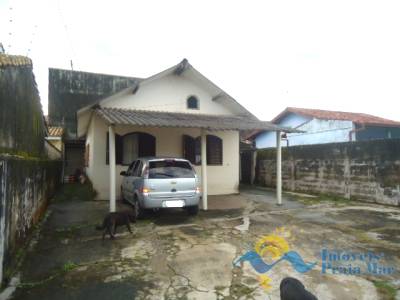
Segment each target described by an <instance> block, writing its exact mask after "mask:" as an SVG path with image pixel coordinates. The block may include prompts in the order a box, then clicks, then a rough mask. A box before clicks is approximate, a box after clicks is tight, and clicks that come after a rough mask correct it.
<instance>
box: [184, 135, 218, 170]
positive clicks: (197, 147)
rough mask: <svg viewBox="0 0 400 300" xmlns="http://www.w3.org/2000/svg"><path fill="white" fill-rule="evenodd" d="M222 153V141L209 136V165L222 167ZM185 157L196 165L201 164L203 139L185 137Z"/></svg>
mask: <svg viewBox="0 0 400 300" xmlns="http://www.w3.org/2000/svg"><path fill="white" fill-rule="evenodd" d="M222 152H223V145H222V139H221V138H219V137H217V136H215V135H207V165H211V166H213V165H214V166H219V165H222V162H223V153H222ZM183 157H184V158H185V159H187V160H189V161H190V162H191V163H192V164H194V165H200V164H201V137H197V138H193V137H191V136H188V135H183Z"/></svg>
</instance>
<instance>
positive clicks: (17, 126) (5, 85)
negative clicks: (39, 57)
mask: <svg viewBox="0 0 400 300" xmlns="http://www.w3.org/2000/svg"><path fill="white" fill-rule="evenodd" d="M44 135H45V124H44V120H43V113H42V106H41V104H40V98H39V93H38V90H37V86H36V82H35V78H34V75H33V73H32V63H31V61H30V60H29V59H28V58H23V57H18V56H10V55H5V54H0V153H4V152H7V153H14V154H24V155H29V156H41V154H42V153H43V147H44Z"/></svg>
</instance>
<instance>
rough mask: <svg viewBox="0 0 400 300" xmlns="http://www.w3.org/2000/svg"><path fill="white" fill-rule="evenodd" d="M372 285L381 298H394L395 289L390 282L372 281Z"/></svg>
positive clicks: (384, 299)
mask: <svg viewBox="0 0 400 300" xmlns="http://www.w3.org/2000/svg"><path fill="white" fill-rule="evenodd" d="M374 285H375V287H376V289H377V290H378V292H379V294H380V295H381V296H382V299H383V300H395V299H396V293H397V290H396V288H395V287H393V286H392V285H391V284H390V283H388V282H386V281H374Z"/></svg>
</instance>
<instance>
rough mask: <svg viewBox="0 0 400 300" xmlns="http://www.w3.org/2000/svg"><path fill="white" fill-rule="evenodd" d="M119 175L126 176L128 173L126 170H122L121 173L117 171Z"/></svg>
mask: <svg viewBox="0 0 400 300" xmlns="http://www.w3.org/2000/svg"><path fill="white" fill-rule="evenodd" d="M119 175H121V176H127V175H128V173H126V171H122V172H121V173H119Z"/></svg>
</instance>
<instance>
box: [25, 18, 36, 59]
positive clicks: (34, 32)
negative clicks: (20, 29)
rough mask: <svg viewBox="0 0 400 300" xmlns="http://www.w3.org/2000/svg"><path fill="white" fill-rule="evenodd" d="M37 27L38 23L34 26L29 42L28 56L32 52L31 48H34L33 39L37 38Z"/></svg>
mask: <svg viewBox="0 0 400 300" xmlns="http://www.w3.org/2000/svg"><path fill="white" fill-rule="evenodd" d="M37 27H38V26H37V25H35V26H34V27H33V31H32V35H31V39H30V41H29V44H28V50H27V51H26V56H29V54H30V52H31V48H32V44H33V39H34V38H35V35H36V30H37Z"/></svg>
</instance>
